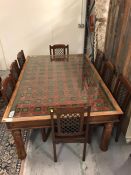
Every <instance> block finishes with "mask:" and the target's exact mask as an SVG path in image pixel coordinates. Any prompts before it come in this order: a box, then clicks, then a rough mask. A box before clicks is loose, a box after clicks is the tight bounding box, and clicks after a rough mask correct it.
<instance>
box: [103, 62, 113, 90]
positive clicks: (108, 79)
mask: <svg viewBox="0 0 131 175" xmlns="http://www.w3.org/2000/svg"><path fill="white" fill-rule="evenodd" d="M114 74H115V67H114V65H113V64H112V63H111V62H110V61H109V60H107V61H105V63H104V66H103V71H102V75H101V76H102V79H103V80H104V82H105V84H106V85H107V87H108V88H109V89H110V90H111V86H112V81H113V77H114Z"/></svg>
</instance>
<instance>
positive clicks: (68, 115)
mask: <svg viewBox="0 0 131 175" xmlns="http://www.w3.org/2000/svg"><path fill="white" fill-rule="evenodd" d="M87 111H90V109H87ZM84 113H85V108H84V107H77V108H73V107H72V108H57V109H55V114H56V118H57V120H56V123H55V126H54V127H55V128H57V129H56V131H57V132H55V134H56V135H57V136H76V135H77V136H78V135H83V134H84ZM51 116H52V120H54V118H53V115H51ZM86 119H87V118H86Z"/></svg>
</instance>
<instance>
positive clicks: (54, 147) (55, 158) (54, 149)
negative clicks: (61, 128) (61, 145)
mask: <svg viewBox="0 0 131 175" xmlns="http://www.w3.org/2000/svg"><path fill="white" fill-rule="evenodd" d="M53 152H54V162H57V156H56V144H55V142H54V141H53Z"/></svg>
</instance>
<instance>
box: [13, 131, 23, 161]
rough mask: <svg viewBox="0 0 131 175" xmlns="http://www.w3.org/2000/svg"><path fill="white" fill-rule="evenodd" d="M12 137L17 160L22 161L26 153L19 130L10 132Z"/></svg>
mask: <svg viewBox="0 0 131 175" xmlns="http://www.w3.org/2000/svg"><path fill="white" fill-rule="evenodd" d="M12 136H13V137H14V141H15V144H16V149H17V154H18V158H19V159H21V160H23V159H25V158H26V151H25V147H24V142H23V138H22V134H21V130H12Z"/></svg>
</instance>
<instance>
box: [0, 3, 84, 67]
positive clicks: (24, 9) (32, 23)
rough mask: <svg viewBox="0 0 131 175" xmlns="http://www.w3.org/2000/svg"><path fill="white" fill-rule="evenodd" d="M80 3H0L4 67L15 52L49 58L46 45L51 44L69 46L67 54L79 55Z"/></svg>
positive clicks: (80, 44) (0, 38) (82, 31)
mask: <svg viewBox="0 0 131 175" xmlns="http://www.w3.org/2000/svg"><path fill="white" fill-rule="evenodd" d="M85 1H86V0H84V3H85ZM81 3H82V0H0V40H1V44H2V47H3V51H4V56H5V58H6V61H7V64H8V66H9V65H10V63H11V62H12V60H14V59H16V54H17V53H18V51H19V50H21V49H23V50H24V51H25V53H26V54H28V55H39V54H49V48H48V47H49V44H54V43H65V44H69V45H70V53H71V54H73V53H82V50H83V38H84V29H80V28H78V23H80V21H81ZM83 21H84V16H83ZM0 57H3V55H2V56H1V55H0ZM0 61H1V60H0ZM3 64H4V63H3Z"/></svg>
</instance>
